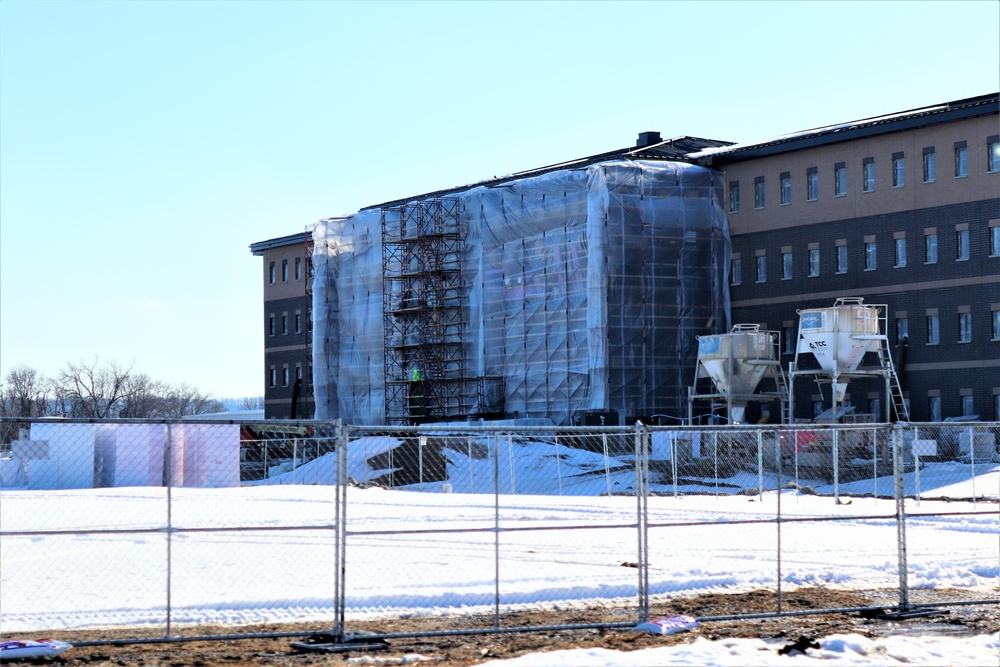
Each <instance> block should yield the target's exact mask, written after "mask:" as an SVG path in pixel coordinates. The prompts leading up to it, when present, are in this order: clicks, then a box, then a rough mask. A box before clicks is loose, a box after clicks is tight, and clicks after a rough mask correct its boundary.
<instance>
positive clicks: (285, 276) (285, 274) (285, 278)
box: [281, 259, 288, 283]
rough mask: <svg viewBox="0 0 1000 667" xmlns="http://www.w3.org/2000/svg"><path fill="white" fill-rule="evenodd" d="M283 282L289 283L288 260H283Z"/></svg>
mask: <svg viewBox="0 0 1000 667" xmlns="http://www.w3.org/2000/svg"><path fill="white" fill-rule="evenodd" d="M281 282H283V283H287V282H288V260H287V259H283V260H281Z"/></svg>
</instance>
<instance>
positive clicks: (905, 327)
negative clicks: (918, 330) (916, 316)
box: [896, 317, 910, 345]
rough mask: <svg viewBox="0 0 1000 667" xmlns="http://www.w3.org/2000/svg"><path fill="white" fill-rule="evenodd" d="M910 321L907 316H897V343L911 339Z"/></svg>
mask: <svg viewBox="0 0 1000 667" xmlns="http://www.w3.org/2000/svg"><path fill="white" fill-rule="evenodd" d="M909 329H910V321H909V319H907V318H905V317H897V318H896V344H897V345H899V344H901V343H902V342H903V341H904V340H909V339H910V331H909Z"/></svg>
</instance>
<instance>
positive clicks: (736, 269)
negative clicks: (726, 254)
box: [729, 257, 743, 285]
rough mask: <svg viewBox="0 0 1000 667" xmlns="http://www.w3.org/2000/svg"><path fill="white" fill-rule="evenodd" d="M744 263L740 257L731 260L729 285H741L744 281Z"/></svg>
mask: <svg viewBox="0 0 1000 667" xmlns="http://www.w3.org/2000/svg"><path fill="white" fill-rule="evenodd" d="M742 273H743V262H742V261H741V260H740V258H739V257H735V258H733V259H731V260H729V284H730V285H739V284H740V283H741V282H742V281H743V277H742Z"/></svg>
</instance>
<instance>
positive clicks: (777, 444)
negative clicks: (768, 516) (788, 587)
mask: <svg viewBox="0 0 1000 667" xmlns="http://www.w3.org/2000/svg"><path fill="white" fill-rule="evenodd" d="M781 457H782V454H781V433H780V432H778V431H775V432H774V460H775V473H776V474H777V479H778V481H777V486H778V509H777V517H776V521H775V524H776V526H775V530H776V531H777V540H778V555H777V564H778V578H777V581H778V613H779V614H780V613H781V464H782V460H781Z"/></svg>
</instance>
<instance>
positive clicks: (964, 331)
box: [958, 313, 972, 343]
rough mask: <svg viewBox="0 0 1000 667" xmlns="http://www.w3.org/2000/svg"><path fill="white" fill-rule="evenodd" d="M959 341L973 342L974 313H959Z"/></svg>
mask: <svg viewBox="0 0 1000 667" xmlns="http://www.w3.org/2000/svg"><path fill="white" fill-rule="evenodd" d="M958 342H959V343H971V342H972V313H959V314H958Z"/></svg>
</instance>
